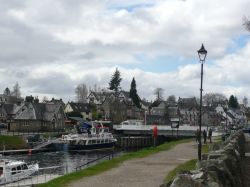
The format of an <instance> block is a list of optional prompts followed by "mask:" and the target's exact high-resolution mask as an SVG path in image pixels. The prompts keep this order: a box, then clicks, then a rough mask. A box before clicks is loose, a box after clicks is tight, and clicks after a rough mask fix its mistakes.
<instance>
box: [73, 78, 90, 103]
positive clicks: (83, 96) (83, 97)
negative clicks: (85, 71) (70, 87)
mask: <svg viewBox="0 0 250 187" xmlns="http://www.w3.org/2000/svg"><path fill="white" fill-rule="evenodd" d="M75 94H76V100H77V102H79V103H86V102H87V96H88V89H87V86H86V85H85V84H83V83H82V84H78V85H77V87H76V88H75Z"/></svg>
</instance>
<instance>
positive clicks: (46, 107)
mask: <svg viewBox="0 0 250 187" xmlns="http://www.w3.org/2000/svg"><path fill="white" fill-rule="evenodd" d="M60 107H61V105H60V104H53V103H31V102H26V103H25V104H24V105H23V106H22V107H21V108H20V109H19V112H17V116H16V118H15V119H34V120H44V121H52V120H53V118H54V116H55V114H57V113H58V111H59V110H60Z"/></svg>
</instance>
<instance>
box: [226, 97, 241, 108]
mask: <svg viewBox="0 0 250 187" xmlns="http://www.w3.org/2000/svg"><path fill="white" fill-rule="evenodd" d="M228 106H229V107H231V108H238V106H239V103H238V99H237V97H235V96H233V95H231V96H230V98H229V102H228Z"/></svg>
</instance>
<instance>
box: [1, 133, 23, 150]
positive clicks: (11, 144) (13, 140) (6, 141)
mask: <svg viewBox="0 0 250 187" xmlns="http://www.w3.org/2000/svg"><path fill="white" fill-rule="evenodd" d="M4 146H5V149H6V150H11V149H25V148H28V146H27V144H26V142H25V141H24V139H23V138H22V137H21V136H6V135H0V149H4Z"/></svg>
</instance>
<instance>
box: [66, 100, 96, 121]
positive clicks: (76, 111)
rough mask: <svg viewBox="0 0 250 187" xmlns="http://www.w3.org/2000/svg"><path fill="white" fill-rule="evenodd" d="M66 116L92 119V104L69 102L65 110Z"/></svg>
mask: <svg viewBox="0 0 250 187" xmlns="http://www.w3.org/2000/svg"><path fill="white" fill-rule="evenodd" d="M64 112H65V114H67V115H68V116H71V117H79V116H81V117H82V118H83V119H92V112H91V108H90V104H88V103H75V102H68V103H67V104H66V106H65V109H64Z"/></svg>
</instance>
